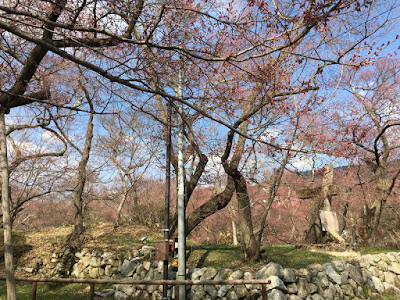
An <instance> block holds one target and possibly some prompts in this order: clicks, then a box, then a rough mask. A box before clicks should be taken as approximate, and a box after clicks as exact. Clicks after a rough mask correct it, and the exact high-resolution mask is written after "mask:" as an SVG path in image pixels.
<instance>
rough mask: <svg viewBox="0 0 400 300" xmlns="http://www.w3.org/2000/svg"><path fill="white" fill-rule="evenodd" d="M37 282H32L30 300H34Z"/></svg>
mask: <svg viewBox="0 0 400 300" xmlns="http://www.w3.org/2000/svg"><path fill="white" fill-rule="evenodd" d="M36 291H37V282H36V281H34V282H32V300H36Z"/></svg>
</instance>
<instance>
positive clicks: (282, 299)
mask: <svg viewBox="0 0 400 300" xmlns="http://www.w3.org/2000/svg"><path fill="white" fill-rule="evenodd" d="M268 299H271V300H286V299H287V298H286V296H285V294H284V293H282V291H280V290H270V291H269V292H268Z"/></svg>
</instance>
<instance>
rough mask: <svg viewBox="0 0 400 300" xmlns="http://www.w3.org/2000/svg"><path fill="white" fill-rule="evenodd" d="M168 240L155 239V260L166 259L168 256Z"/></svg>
mask: <svg viewBox="0 0 400 300" xmlns="http://www.w3.org/2000/svg"><path fill="white" fill-rule="evenodd" d="M168 250H169V242H168V241H157V243H156V260H168V257H169V251H168Z"/></svg>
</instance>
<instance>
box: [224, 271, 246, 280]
mask: <svg viewBox="0 0 400 300" xmlns="http://www.w3.org/2000/svg"><path fill="white" fill-rule="evenodd" d="M242 278H243V271H241V270H237V271H235V272H233V273H232V274H231V275H229V277H228V280H240V279H242Z"/></svg>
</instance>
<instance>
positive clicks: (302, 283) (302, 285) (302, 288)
mask: <svg viewBox="0 0 400 300" xmlns="http://www.w3.org/2000/svg"><path fill="white" fill-rule="evenodd" d="M297 289H298V292H297V295H298V296H299V297H301V298H302V299H305V298H306V297H307V296H308V294H309V293H310V290H309V288H308V282H307V280H305V279H304V278H299V281H298V282H297Z"/></svg>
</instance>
